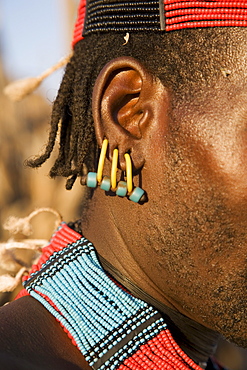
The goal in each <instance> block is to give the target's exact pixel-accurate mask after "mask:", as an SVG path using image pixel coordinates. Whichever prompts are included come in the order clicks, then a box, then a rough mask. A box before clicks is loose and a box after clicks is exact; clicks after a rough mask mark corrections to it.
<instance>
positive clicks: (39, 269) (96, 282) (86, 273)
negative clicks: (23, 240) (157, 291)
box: [19, 223, 202, 370]
mask: <svg viewBox="0 0 247 370" xmlns="http://www.w3.org/2000/svg"><path fill="white" fill-rule="evenodd" d="M24 286H25V289H24V290H23V291H21V293H20V294H19V297H20V296H23V295H28V294H30V295H31V296H32V297H33V298H35V299H37V300H38V301H39V302H40V303H41V304H42V305H43V306H44V307H45V308H46V309H47V310H48V311H49V312H50V313H51V314H52V315H53V316H54V317H55V318H56V319H57V320H58V321H59V322H60V324H61V326H62V327H63V328H64V330H65V331H66V332H67V334H68V336H69V337H70V338H71V340H72V342H73V344H74V345H76V346H77V347H78V349H79V350H80V351H81V353H82V355H83V356H84V357H85V359H86V361H87V362H88V363H89V364H90V366H91V367H92V368H93V369H99V370H117V369H118V370H129V369H133V370H144V369H163V370H164V369H170V370H179V369H180V370H191V369H194V370H202V369H201V367H200V366H198V365H197V364H195V363H194V362H193V361H192V360H191V359H190V358H189V357H188V356H187V355H186V354H185V353H184V352H183V351H182V350H181V349H180V347H179V346H178V345H177V343H176V342H175V341H174V339H173V338H172V336H171V333H170V331H169V330H168V328H167V325H166V323H165V322H164V319H163V317H162V315H161V314H160V313H159V312H158V311H157V310H156V309H155V308H154V307H152V306H151V305H149V304H148V303H146V302H144V301H142V300H141V299H137V298H135V297H134V296H132V295H131V294H129V293H128V292H127V291H125V289H123V288H122V287H121V286H120V285H119V284H118V283H116V282H115V281H113V279H112V278H111V277H109V276H108V275H107V274H106V272H105V271H104V270H103V268H102V266H101V265H100V263H99V261H98V258H97V255H96V251H95V249H94V247H93V245H92V244H91V243H90V242H89V241H88V240H87V239H85V238H83V237H82V236H81V235H80V234H78V233H76V232H75V231H73V230H72V229H70V228H69V227H68V226H67V225H66V224H65V223H62V224H61V226H60V227H59V229H58V231H57V232H56V233H55V234H54V236H53V237H52V239H51V242H50V244H49V245H48V246H47V247H45V248H44V249H43V253H42V256H41V258H40V260H39V262H38V264H37V265H35V266H33V268H32V271H31V273H30V275H29V276H28V277H26V278H25V281H24Z"/></svg>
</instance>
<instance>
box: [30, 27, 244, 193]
mask: <svg viewBox="0 0 247 370" xmlns="http://www.w3.org/2000/svg"><path fill="white" fill-rule="evenodd" d="M235 34H236V35H237V36H238V34H239V29H237V28H234V29H233V28H214V29H213V28H212V29H193V30H181V31H176V32H170V33H165V34H164V33H160V32H157V33H156V32H151V33H146V32H142V33H133V34H132V33H131V34H130V37H129V41H128V42H127V43H124V36H125V34H123V33H105V34H99V35H98V34H93V35H90V36H87V37H86V38H85V39H83V40H81V41H80V42H78V43H77V44H76V45H75V49H74V55H73V56H72V58H71V60H70V62H69V63H68V65H67V68H66V71H65V74H64V78H63V81H62V83H61V86H60V89H59V92H58V96H57V98H56V100H55V102H54V106H53V111H52V116H51V128H50V133H49V139H48V143H47V145H46V148H45V151H44V153H43V154H41V155H39V156H37V157H35V158H33V159H29V160H28V161H27V164H28V165H29V166H31V167H39V166H41V165H42V164H43V163H44V162H45V161H46V160H47V159H48V158H49V157H50V155H51V153H52V151H53V149H54V145H55V142H56V138H57V137H59V153H58V156H57V159H56V160H55V163H54V165H53V166H52V168H51V170H50V176H51V177H56V176H64V177H66V178H67V183H66V188H67V189H71V188H72V186H73V184H74V181H75V180H76V178H77V177H78V176H82V175H83V166H86V167H87V169H88V170H90V171H94V170H95V161H96V157H97V153H98V150H97V143H96V138H95V132H94V125H93V119H92V109H91V103H92V90H93V86H94V83H95V80H96V78H97V76H98V74H99V72H100V71H101V69H102V68H103V67H104V65H105V64H106V63H107V62H109V61H110V60H111V59H113V58H117V57H120V56H132V57H134V58H136V59H137V60H139V61H140V62H141V63H143V64H144V65H145V67H146V68H147V69H148V70H149V72H151V73H152V74H153V76H154V77H158V78H160V80H161V81H162V83H163V84H164V85H165V86H166V87H167V88H168V89H169V90H170V91H171V92H172V95H173V106H176V104H177V105H178V104H179V99H180V101H181V100H183V101H186V103H187V102H188V99H193V98H194V97H195V96H196V97H197V98H198V97H199V96H200V92H201V93H202V94H201V95H203V88H204V87H209V86H213V84H214V82H215V81H216V79H217V78H219V75H220V74H221V70H220V68H221V67H224V60H225V52H224V50H226V49H227V45H229V40H231V41H232V39H233V36H234V35H235ZM237 39H238V37H236V42H237ZM221 77H222V76H221ZM174 102H175V103H174Z"/></svg>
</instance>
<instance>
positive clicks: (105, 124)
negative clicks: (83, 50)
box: [92, 57, 161, 168]
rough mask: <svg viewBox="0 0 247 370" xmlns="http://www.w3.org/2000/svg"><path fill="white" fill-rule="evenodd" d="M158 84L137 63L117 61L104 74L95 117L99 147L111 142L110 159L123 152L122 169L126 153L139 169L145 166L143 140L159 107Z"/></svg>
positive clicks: (96, 92) (97, 85)
mask: <svg viewBox="0 0 247 370" xmlns="http://www.w3.org/2000/svg"><path fill="white" fill-rule="evenodd" d="M160 85H161V83H160V82H158V80H157V79H155V78H154V77H153V76H152V75H151V74H150V73H149V72H148V71H147V70H146V69H145V67H144V66H143V65H142V64H141V63H140V62H138V61H137V60H135V59H133V58H130V57H120V58H117V59H113V60H112V61H110V62H109V63H107V64H106V65H105V67H104V68H103V69H102V71H101V72H100V74H99V76H98V78H97V80H96V83H95V86H94V90H93V102H92V109H93V118H94V127H95V133H96V138H97V141H98V144H99V146H101V144H102V140H103V139H104V137H106V138H107V139H108V140H109V157H110V158H111V156H112V152H113V150H114V149H115V148H118V150H119V163H120V167H124V166H125V161H124V154H125V153H127V152H130V153H131V157H132V160H133V164H134V167H135V168H139V167H141V166H142V165H143V163H144V158H143V155H142V150H141V147H142V139H143V137H145V134H146V132H147V131H148V130H149V128H150V126H151V123H152V120H153V119H154V117H155V110H156V108H157V99H158V95H157V89H159V90H160Z"/></svg>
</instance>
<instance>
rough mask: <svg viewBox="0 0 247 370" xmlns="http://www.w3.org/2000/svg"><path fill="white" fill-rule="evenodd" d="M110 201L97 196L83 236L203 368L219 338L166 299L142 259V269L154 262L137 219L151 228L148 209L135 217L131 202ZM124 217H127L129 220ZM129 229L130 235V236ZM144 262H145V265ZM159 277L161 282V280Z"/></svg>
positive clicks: (83, 220) (121, 280) (85, 221)
mask: <svg viewBox="0 0 247 370" xmlns="http://www.w3.org/2000/svg"><path fill="white" fill-rule="evenodd" d="M107 198H108V197H106V196H105V195H104V194H103V192H102V191H99V192H97V194H95V195H94V197H93V199H92V201H91V202H90V207H89V208H88V210H87V214H86V217H83V219H82V222H81V226H82V231H83V235H84V236H85V237H86V238H87V239H88V240H90V241H91V242H92V243H93V244H94V246H95V248H96V250H97V252H98V253H99V254H100V255H101V256H102V257H104V259H102V260H101V261H103V267H104V268H105V269H106V270H107V271H108V272H109V273H110V274H111V275H112V276H113V277H114V278H115V279H116V280H117V281H119V282H120V283H121V284H122V285H123V286H125V287H126V288H127V289H128V290H129V291H130V292H131V293H132V294H133V295H134V296H136V297H138V298H140V299H143V300H144V301H146V302H147V303H149V304H151V305H152V306H154V307H155V308H156V309H158V310H159V311H160V312H161V313H163V315H164V316H165V319H166V322H167V324H168V327H169V329H170V331H171V332H172V335H173V338H174V339H175V340H176V342H177V344H178V345H179V346H180V347H181V349H182V350H183V351H184V352H185V353H186V354H187V355H188V356H189V357H190V358H191V359H192V360H193V361H194V362H196V363H198V364H200V366H201V367H202V368H203V363H205V362H207V360H208V358H209V357H210V356H211V355H212V354H213V353H214V351H215V348H216V345H217V342H218V339H219V335H218V334H217V333H216V332H214V331H213V330H211V329H208V328H206V327H205V326H204V325H201V324H199V323H197V322H196V321H194V320H193V318H190V319H189V318H188V317H187V316H188V315H187V311H186V312H183V307H182V306H181V305H179V307H177V306H176V305H175V304H177V301H170V300H169V298H170V297H167V296H164V294H163V290H162V289H160V287H159V286H158V285H157V284H155V281H156V278H157V274H156V275H152V276H150V274H147V272H146V270H144V269H143V268H142V267H141V263H140V260H141V262H142V266H143V265H145V267H147V268H148V264H147V263H146V261H152V255H150V253H151V252H152V251H151V250H150V248H149V249H148V252H147V251H145V250H143V248H142V246H143V245H145V242H146V240H145V238H144V235H143V233H140V232H139V227H138V225H137V220H138V222H140V224H142V223H143V225H144V226H143V228H144V229H145V228H148V225H146V224H145V217H146V216H145V209H144V208H143V207H142V208H141V209H140V208H138V210H139V214H137V215H136V214H135V213H134V209H132V208H131V209H129V208H125V207H131V206H132V204H129V202H122V203H121V208H120V205H119V204H118V202H120V200H118V199H115V198H114V197H113V199H110V200H111V207H110V206H109V205H108V203H107V202H108V199H107ZM113 203H114V204H115V203H116V205H115V206H116V207H115V208H116V210H114V207H113V206H112V204H113ZM134 206H135V205H134ZM119 209H121V212H119ZM132 211H133V212H132ZM141 212H142V213H143V214H144V215H143V214H142V213H141ZM125 215H128V218H126V217H125ZM121 225H124V227H122V226H121ZM126 230H127V231H128V230H129V231H130V232H129V233H127V232H126ZM116 246H117V247H116ZM130 246H131V247H130ZM145 253H146V254H145ZM120 256H121V257H120ZM143 260H145V261H144V262H143ZM106 261H109V263H107V262H106ZM150 265H151V264H150ZM149 272H150V271H149ZM158 278H159V279H160V277H158ZM161 280H162V281H163V280H164V279H163V278H162V279H161ZM174 303H175V304H174ZM171 307H172V308H171ZM180 312H182V313H183V314H182V313H180Z"/></svg>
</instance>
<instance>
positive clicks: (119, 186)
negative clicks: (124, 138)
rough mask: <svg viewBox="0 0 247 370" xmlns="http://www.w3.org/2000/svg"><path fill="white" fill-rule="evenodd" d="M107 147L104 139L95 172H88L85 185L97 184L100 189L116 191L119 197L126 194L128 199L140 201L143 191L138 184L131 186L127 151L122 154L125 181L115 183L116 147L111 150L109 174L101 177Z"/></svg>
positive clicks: (130, 166) (93, 186) (130, 167)
mask: <svg viewBox="0 0 247 370" xmlns="http://www.w3.org/2000/svg"><path fill="white" fill-rule="evenodd" d="M107 147H108V140H107V139H104V140H103V144H102V148H101V152H100V156H99V162H98V169H97V172H88V174H87V179H86V185H87V186H88V187H89V188H96V187H97V186H98V185H99V186H100V188H101V189H102V190H105V191H110V190H111V191H113V192H116V195H118V196H119V197H125V196H127V197H128V198H129V199H130V200H132V201H133V202H135V203H138V202H139V201H142V199H143V198H144V194H145V192H144V190H143V189H141V188H140V187H138V186H137V187H135V188H133V179H132V163H131V159H130V155H129V154H128V153H125V154H124V158H125V161H126V181H119V182H118V183H117V163H118V149H114V150H113V156H112V167H111V176H110V177H109V176H104V177H103V168H104V163H105V158H106V151H107Z"/></svg>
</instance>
